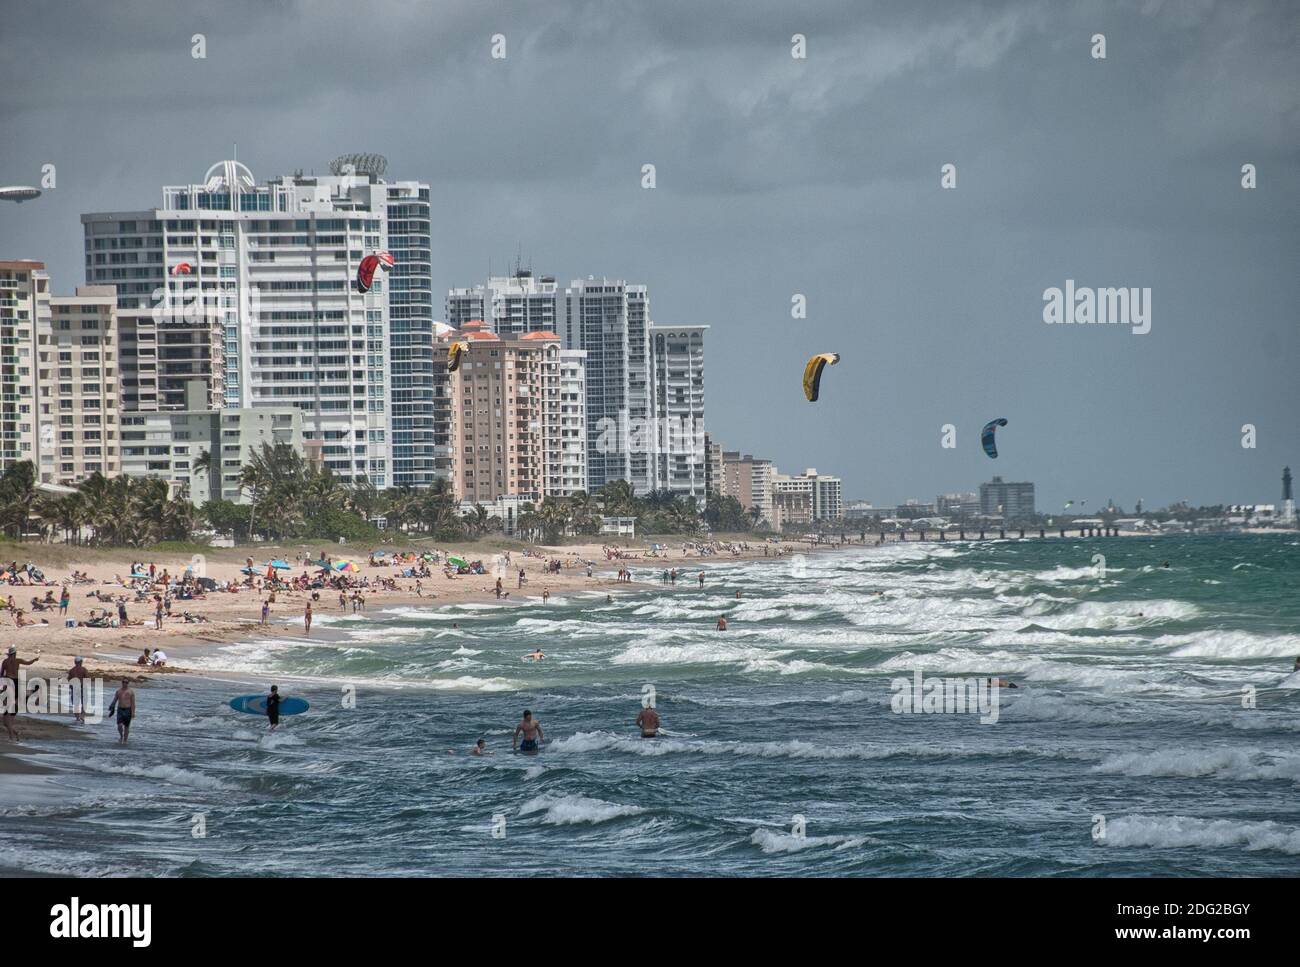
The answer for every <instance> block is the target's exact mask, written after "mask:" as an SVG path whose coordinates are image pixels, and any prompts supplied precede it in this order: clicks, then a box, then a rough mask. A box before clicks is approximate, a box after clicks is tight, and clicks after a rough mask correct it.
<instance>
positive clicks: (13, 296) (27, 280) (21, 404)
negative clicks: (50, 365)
mask: <svg viewBox="0 0 1300 967" xmlns="http://www.w3.org/2000/svg"><path fill="white" fill-rule="evenodd" d="M49 313H50V280H49V277H48V276H47V275H46V274H45V263H44V262H33V261H30V260H26V259H23V260H14V261H0V471H3V470H5V469H7V468H8V467H10V466H11V465H13V464H15V463H17V462H19V461H21V460H30V461H31V462H32V464H33V465H34V466H36V467H37V480H40V479H42V478H41V477H40V470H39V468H40V462H41V461H40V455H41V450H40V446H41V438H40V427H39V425H38V422H37V396H38V394H37V392H36V377H37V358H38V352H39V349H38V336H39V334H40V333H41V332H48V327H49Z"/></svg>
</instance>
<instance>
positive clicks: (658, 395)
mask: <svg viewBox="0 0 1300 967" xmlns="http://www.w3.org/2000/svg"><path fill="white" fill-rule="evenodd" d="M708 328H709V327H708V326H660V325H658V324H655V323H651V324H650V370H651V385H652V391H653V400H652V404H653V409H654V413H655V417H656V419H655V426H656V434H655V441H654V444H655V449H654V467H653V468H652V473H653V476H654V487H655V489H657V490H670V491H672V492H673V493H675V494H679V495H682V496H686V497H691V498H693V499H694V500H695V501H696V503H697V504H698V505H700V506H701V507H702V506H703V505H704V501H705V500H706V498H707V497H708V493H709V490H708V476H709V471H708V451H707V449H706V446H705V441H704V331H705V330H706V329H708Z"/></svg>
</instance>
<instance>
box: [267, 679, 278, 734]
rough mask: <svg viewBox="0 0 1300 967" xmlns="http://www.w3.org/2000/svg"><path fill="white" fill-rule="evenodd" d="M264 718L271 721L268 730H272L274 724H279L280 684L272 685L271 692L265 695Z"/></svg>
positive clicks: (274, 726) (273, 729)
mask: <svg viewBox="0 0 1300 967" xmlns="http://www.w3.org/2000/svg"><path fill="white" fill-rule="evenodd" d="M266 719H267V721H268V722H270V723H271V728H270V731H272V732H274V731H275V729H276V726H278V725H279V724H280V686H279V685H272V686H271V694H270V695H268V696H266Z"/></svg>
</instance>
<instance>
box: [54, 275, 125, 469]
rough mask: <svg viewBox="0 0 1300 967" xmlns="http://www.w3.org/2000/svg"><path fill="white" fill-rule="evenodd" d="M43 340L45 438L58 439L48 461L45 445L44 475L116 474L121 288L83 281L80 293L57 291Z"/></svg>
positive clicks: (78, 290) (119, 461)
mask: <svg viewBox="0 0 1300 967" xmlns="http://www.w3.org/2000/svg"><path fill="white" fill-rule="evenodd" d="M37 341H38V365H39V373H38V383H39V393H40V396H39V406H40V410H39V418H40V423H41V431H40V432H41V435H42V439H43V440H44V441H47V442H48V441H49V440H50V438H51V437H53V446H52V447H51V448H50V452H49V457H50V459H49V460H48V461H47V460H46V456H47V453H46V447H45V446H44V445H42V447H41V463H40V479H41V480H42V481H48V482H53V483H59V484H64V485H68V486H71V485H74V484H77V483H80V482H81V481H83V480H85V479H86V478H87V477H88V476H90V475H91V474H93V473H102V474H104V475H105V476H109V477H113V476H116V475H117V474H118V473H120V472H121V469H122V460H121V454H120V452H119V443H118V430H119V428H118V384H117V380H118V372H117V365H118V360H117V352H118V345H117V289H116V287H115V286H111V285H80V286H77V290H76V295H71V296H51V297H50V320H49V332H48V335H47V334H45V333H41V334H39V335H38V337H37ZM47 428H48V429H47ZM47 467H49V468H52V476H51V477H48V478H47V476H46V473H47Z"/></svg>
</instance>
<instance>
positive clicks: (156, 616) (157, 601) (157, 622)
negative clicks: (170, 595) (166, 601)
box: [153, 594, 163, 631]
mask: <svg viewBox="0 0 1300 967" xmlns="http://www.w3.org/2000/svg"><path fill="white" fill-rule="evenodd" d="M162 618H163V603H162V598H160V597H158V595H156V594H155V595H154V596H153V620H154V629H155V630H157V631H162Z"/></svg>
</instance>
